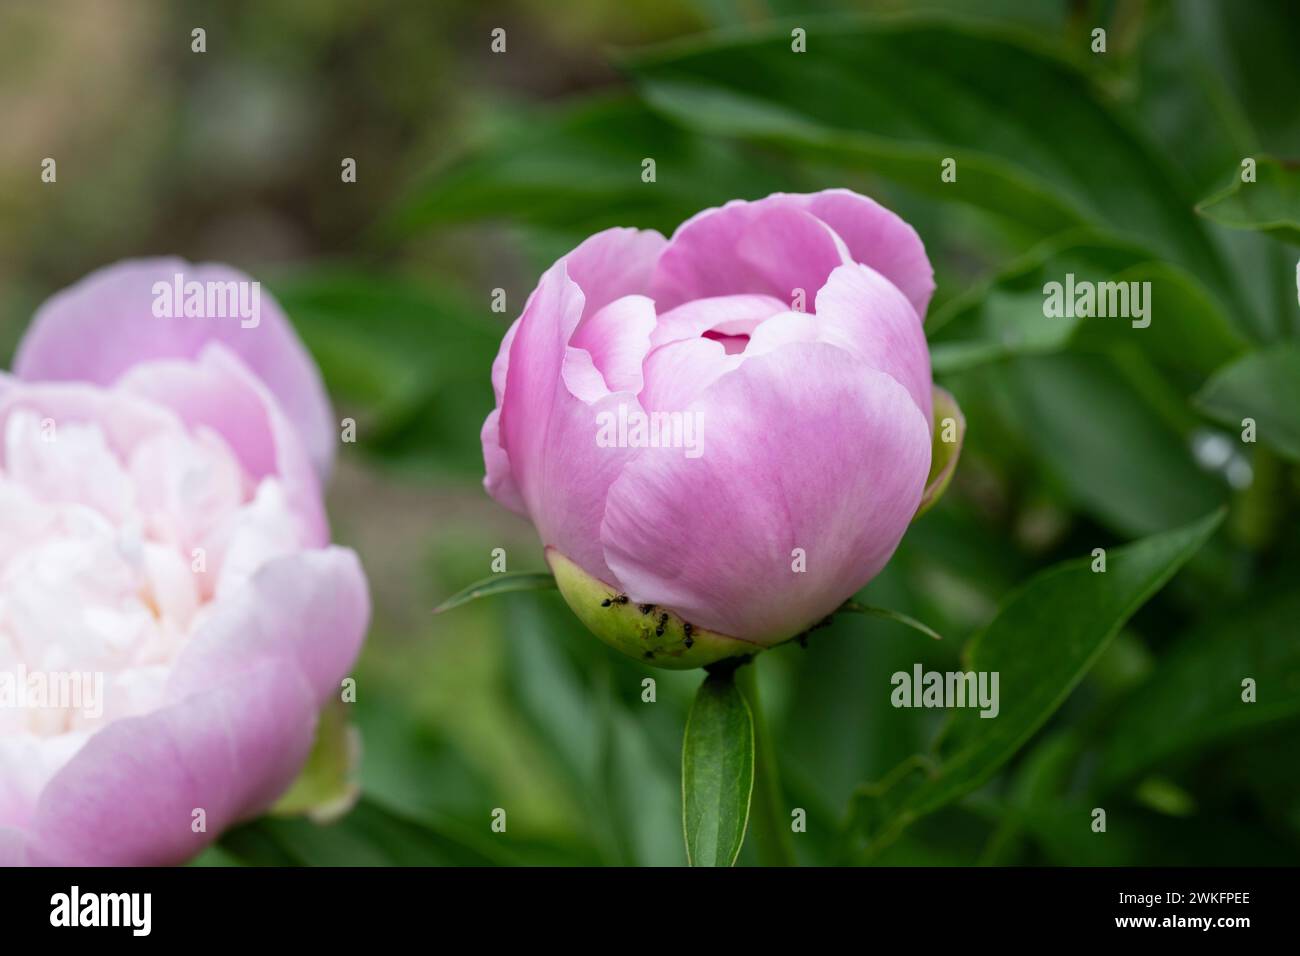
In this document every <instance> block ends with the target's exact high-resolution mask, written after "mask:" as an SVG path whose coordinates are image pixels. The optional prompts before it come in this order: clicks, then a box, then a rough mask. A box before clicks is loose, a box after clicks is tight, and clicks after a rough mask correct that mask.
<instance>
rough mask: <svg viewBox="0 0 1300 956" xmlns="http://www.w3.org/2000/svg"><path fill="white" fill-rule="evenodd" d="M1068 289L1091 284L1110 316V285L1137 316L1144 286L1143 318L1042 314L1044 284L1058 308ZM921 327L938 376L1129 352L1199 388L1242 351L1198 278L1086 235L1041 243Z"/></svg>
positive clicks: (1114, 241)
mask: <svg viewBox="0 0 1300 956" xmlns="http://www.w3.org/2000/svg"><path fill="white" fill-rule="evenodd" d="M1071 276H1072V277H1073V278H1072V279H1068V277H1071ZM1067 282H1071V283H1073V287H1074V288H1076V289H1079V288H1082V287H1083V283H1092V284H1093V288H1095V289H1099V290H1103V291H1105V292H1106V293H1107V294H1106V301H1107V303H1108V308H1109V304H1110V301H1111V297H1110V294H1109V293H1110V291H1112V287H1110V286H1106V285H1103V283H1115V284H1116V286H1115V287H1113V291H1114V293H1115V304H1116V305H1121V306H1122V305H1123V303H1124V301H1125V300H1128V302H1129V309H1128V311H1129V312H1130V313H1135V311H1136V310H1135V309H1134V308H1133V306H1134V305H1135V301H1134V300H1132V299H1131V298H1130V295H1129V293H1130V292H1131V291H1132V290H1133V289H1134V288H1135V287H1134V286H1131V285H1127V284H1128V283H1149V286H1141V285H1139V286H1137V287H1136V288H1137V289H1139V290H1141V293H1142V300H1141V301H1142V302H1143V310H1144V312H1145V315H1144V316H1142V317H1139V316H1137V315H1136V314H1130V315H1129V317H1124V316H1122V315H1121V316H1110V315H1107V316H1100V315H1098V316H1092V317H1078V316H1077V315H1073V314H1066V315H1059V316H1058V315H1048V314H1046V313H1045V305H1046V302H1047V292H1046V291H1045V290H1046V289H1047V288H1048V285H1049V283H1058V284H1059V285H1060V286H1061V289H1060V290H1059V291H1060V293H1061V297H1062V300H1064V298H1065V292H1066V288H1067ZM1119 283H1124V284H1126V285H1125V286H1119V285H1118V284H1119ZM1073 311H1074V310H1073V309H1069V310H1067V312H1073ZM1135 322H1136V323H1137V325H1134V323H1135ZM927 327H928V329H929V333H930V336H931V337H932V338H933V339H934V340H935V342H934V344H933V345H932V347H931V358H932V361H933V366H934V370H935V372H936V374H951V373H955V372H959V371H964V370H966V369H968V368H971V367H974V366H977V365H980V364H983V363H985V362H991V361H1002V360H1005V359H1007V358H1010V357H1012V356H1016V355H1039V354H1050V353H1053V352H1059V351H1062V350H1064V349H1068V348H1086V349H1100V348H1108V347H1112V346H1131V347H1132V348H1135V349H1138V350H1140V351H1142V352H1143V353H1144V354H1146V355H1147V356H1149V357H1150V358H1152V360H1154V361H1156V362H1157V363H1159V364H1160V365H1161V366H1163V367H1167V368H1170V369H1173V370H1176V371H1186V372H1189V373H1191V374H1193V375H1195V376H1197V377H1198V381H1199V379H1200V378H1203V377H1204V376H1205V375H1208V374H1209V373H1210V372H1212V371H1213V370H1214V369H1216V368H1218V367H1219V366H1220V365H1222V364H1223V362H1224V360H1225V359H1227V358H1231V357H1232V356H1234V355H1238V354H1241V353H1242V352H1244V351H1245V349H1246V348H1247V343H1246V340H1245V339H1244V338H1243V337H1242V335H1241V334H1240V333H1239V332H1238V331H1237V330H1236V329H1235V328H1233V326H1232V324H1231V323H1230V322H1229V320H1228V318H1227V314H1226V313H1225V311H1224V310H1223V308H1222V307H1221V306H1220V304H1219V303H1218V301H1217V300H1216V299H1215V298H1214V297H1213V296H1212V295H1211V294H1210V293H1209V292H1208V291H1207V290H1206V289H1205V287H1204V286H1202V285H1201V283H1200V282H1199V281H1198V280H1197V279H1196V278H1195V277H1194V276H1192V275H1190V274H1189V273H1187V272H1186V271H1184V270H1182V269H1179V268H1177V267H1176V266H1172V265H1170V264H1168V263H1163V262H1156V261H1153V260H1152V259H1151V255H1150V252H1149V250H1147V249H1145V248H1143V247H1141V246H1136V245H1134V244H1133V243H1132V242H1128V241H1126V240H1121V239H1118V238H1116V237H1113V236H1109V235H1106V234H1104V233H1100V232H1097V231H1096V230H1091V229H1088V230H1075V231H1072V232H1070V233H1066V234H1065V235H1062V236H1058V237H1055V238H1053V239H1049V240H1047V241H1046V242H1043V243H1041V244H1039V245H1038V246H1037V247H1036V248H1034V249H1032V250H1030V251H1029V252H1028V253H1026V254H1025V255H1024V256H1023V257H1021V258H1020V259H1018V260H1017V261H1015V262H1013V263H1011V264H1010V265H1008V266H1007V267H1006V268H1005V269H1003V270H1002V271H1001V272H999V273H998V274H997V275H996V276H994V277H993V278H992V279H989V280H988V281H986V282H983V283H981V284H980V285H978V286H976V287H975V288H973V289H971V290H969V291H968V292H966V293H964V294H963V295H961V296H958V297H957V298H955V299H952V300H950V301H949V302H948V303H946V304H945V305H944V306H943V308H941V309H939V310H937V311H936V312H935V313H934V314H933V315H932V316H931V317H930V320H929V322H928V323H927Z"/></svg>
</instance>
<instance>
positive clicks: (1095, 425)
mask: <svg viewBox="0 0 1300 956" xmlns="http://www.w3.org/2000/svg"><path fill="white" fill-rule="evenodd" d="M1003 371H1004V372H1005V375H1004V377H1003V379H1001V381H1002V382H1003V385H1002V387H1003V388H1005V389H1006V390H1007V394H1008V396H1009V398H1010V400H1011V403H1012V407H1013V410H1014V413H1015V415H1016V417H1017V418H1018V419H1019V420H1020V422H1021V428H1022V430H1023V433H1024V434H1025V435H1026V436H1027V437H1028V439H1029V440H1028V446H1029V449H1030V451H1031V452H1032V453H1033V454H1034V455H1035V456H1037V457H1038V458H1039V459H1040V460H1041V461H1042V463H1043V464H1044V465H1045V466H1046V469H1047V471H1048V473H1049V474H1050V475H1051V476H1052V477H1053V478H1054V479H1055V480H1056V482H1057V483H1058V484H1059V485H1060V487H1061V488H1062V489H1064V491H1065V492H1066V493H1067V494H1068V497H1069V499H1070V501H1072V502H1074V503H1077V504H1078V505H1080V506H1082V507H1083V508H1084V509H1085V510H1087V511H1089V512H1090V513H1092V514H1094V515H1095V516H1096V517H1097V518H1099V519H1100V520H1102V521H1103V522H1105V523H1106V524H1107V525H1108V526H1110V527H1112V528H1114V529H1115V530H1116V531H1119V532H1120V533H1122V534H1126V535H1133V534H1138V535H1140V534H1150V533H1153V532H1156V531H1164V530H1167V529H1169V528H1174V527H1178V526H1179V525H1182V524H1185V523H1187V522H1188V521H1191V520H1192V519H1193V518H1195V517H1196V516H1197V515H1203V514H1205V513H1206V512H1208V511H1212V510H1214V509H1215V508H1217V507H1218V506H1219V505H1221V504H1222V503H1223V501H1224V500H1225V498H1226V497H1227V489H1226V487H1225V486H1224V485H1223V483H1222V482H1220V481H1219V480H1218V479H1216V478H1215V477H1214V476H1212V475H1211V474H1209V473H1208V472H1206V471H1203V470H1202V469H1201V468H1200V466H1198V465H1197V464H1196V462H1195V460H1194V459H1193V457H1192V454H1191V450H1190V444H1189V441H1188V439H1187V437H1186V435H1185V434H1184V432H1183V431H1182V430H1180V428H1178V427H1176V426H1175V425H1174V424H1173V423H1171V422H1170V421H1168V420H1167V419H1166V418H1165V417H1164V416H1163V414H1162V412H1161V409H1160V408H1158V407H1157V406H1156V405H1155V404H1154V403H1153V402H1152V401H1149V400H1148V396H1147V395H1145V394H1144V393H1143V392H1142V391H1141V390H1140V388H1139V385H1142V386H1143V387H1147V388H1150V387H1152V386H1153V385H1154V384H1155V382H1154V378H1153V377H1152V376H1151V375H1149V374H1145V375H1143V374H1138V375H1137V376H1135V377H1126V376H1125V375H1124V374H1123V369H1122V368H1121V367H1120V366H1118V365H1116V364H1115V363H1113V362H1111V361H1107V360H1106V359H1105V357H1103V356H1095V355H1085V354H1073V353H1065V354H1060V355H1045V356H1039V357H1035V358H1021V359H1017V360H1015V361H1014V362H1012V363H1010V364H1008V365H1007V366H1006V368H1005V370H1003ZM1134 379H1136V381H1135V380H1134ZM1179 409H1180V410H1183V409H1182V406H1179ZM1189 417H1191V418H1192V420H1193V421H1194V420H1195V416H1190V414H1189ZM1135 449H1140V450H1141V452H1140V453H1137V452H1135Z"/></svg>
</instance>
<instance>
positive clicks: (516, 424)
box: [482, 190, 959, 667]
mask: <svg viewBox="0 0 1300 956" xmlns="http://www.w3.org/2000/svg"><path fill="white" fill-rule="evenodd" d="M933 291H934V280H933V271H932V269H931V267H930V262H929V259H928V258H927V257H926V254H925V248H924V247H923V245H922V244H921V240H920V238H919V237H918V236H917V234H916V231H915V230H914V229H912V227H911V226H909V225H908V224H907V223H905V222H904V221H903V220H902V219H900V218H899V217H898V216H896V215H895V214H894V213H892V212H890V211H889V210H887V209H885V208H883V207H882V206H880V205H879V204H877V203H875V202H873V201H872V200H870V199H868V198H866V197H864V196H860V195H857V194H855V193H852V192H849V191H846V190H831V191H827V192H822V193H816V194H813V195H785V194H777V195H773V196H769V197H768V198H766V199H763V200H760V201H758V202H740V201H736V202H731V203H728V204H727V205H726V206H724V207H722V208H721V209H710V210H706V211H705V212H702V213H700V214H699V215H697V216H695V217H694V218H692V219H690V220H689V221H688V222H686V223H684V224H683V225H682V226H681V227H680V228H679V229H678V230H677V232H676V233H675V234H674V235H673V237H672V238H671V239H669V240H665V239H664V238H663V236H661V235H659V234H658V233H657V232H653V231H648V232H642V231H637V230H634V229H610V230H607V231H605V232H601V233H598V234H597V235H594V236H592V237H591V238H590V239H588V240H586V241H585V242H583V243H582V244H581V245H580V246H578V248H576V249H575V250H573V251H572V252H571V253H569V254H568V255H566V256H565V257H563V258H562V259H561V260H560V261H559V262H557V263H556V264H555V265H554V266H552V267H551V268H550V269H549V270H548V271H547V272H546V274H545V275H543V276H542V279H541V282H540V284H539V285H538V287H537V289H536V290H535V291H534V292H533V293H532V295H531V296H530V298H529V300H528V302H527V304H526V305H525V307H524V310H523V314H522V315H521V316H520V317H519V318H518V319H517V320H516V321H515V323H514V325H513V326H511V328H510V330H509V331H508V332H507V333H506V335H505V339H504V340H503V342H502V344H501V351H500V354H499V355H498V356H497V359H496V362H495V364H494V365H493V368H492V383H493V387H494V389H495V392H496V406H497V407H496V409H495V410H494V411H493V412H492V413H491V414H490V415H489V416H488V418H487V421H486V422H485V423H484V426H483V434H482V438H483V454H484V458H485V460H486V465H487V477H486V480H485V485H486V487H487V489H488V491H489V492H490V493H491V494H492V495H493V497H495V498H496V500H497V501H499V502H501V503H502V504H504V505H506V506H507V507H510V508H512V509H513V510H515V511H517V512H519V513H520V514H523V515H525V516H527V517H528V518H530V519H531V520H532V522H533V524H534V525H535V526H536V528H537V530H538V532H539V533H540V535H541V538H542V542H543V544H544V545H545V547H546V554H547V558H548V561H549V563H550V565H551V568H552V570H553V571H554V572H555V574H556V579H557V583H558V584H559V586H560V590H561V592H562V593H563V594H564V596H565V598H566V599H567V600H568V602H569V604H570V605H571V606H572V607H573V609H574V610H575V612H576V613H577V614H578V616H579V617H580V618H581V619H582V620H583V621H584V622H585V623H587V624H588V626H590V627H591V629H592V630H593V631H595V632H596V633H597V634H598V635H599V636H601V637H603V638H604V639H606V640H607V641H609V642H610V643H611V644H613V645H614V646H616V647H619V648H620V649H622V650H624V651H626V652H628V653H630V654H634V655H635V656H637V657H640V658H644V659H647V660H650V661H652V662H653V663H657V664H661V665H663V666H668V667H693V666H698V665H700V664H705V663H709V662H710V661H712V660H716V659H718V658H721V657H725V656H729V655H738V654H743V653H749V652H753V651H755V650H759V649H761V648H763V647H768V646H771V645H772V644H774V643H778V642H780V641H783V640H787V639H789V638H790V637H792V636H794V635H796V634H798V633H799V632H801V631H803V630H805V629H807V628H808V627H810V626H812V625H814V624H816V623H817V622H818V621H820V620H821V619H822V618H824V617H825V616H826V615H827V614H829V613H830V612H832V611H834V610H835V609H836V608H837V607H838V606H839V605H840V604H841V603H843V602H844V601H845V600H846V599H847V598H849V597H850V596H851V595H852V594H853V593H854V592H855V591H857V590H858V589H859V588H861V587H862V586H863V585H864V584H866V583H867V581H869V580H870V579H871V578H872V577H873V576H875V575H876V574H877V573H878V572H879V571H880V570H881V568H883V567H884V565H885V563H886V562H887V561H888V560H889V558H890V556H891V555H892V554H893V552H894V549H895V548H896V547H897V546H898V543H899V540H900V539H901V538H902V536H903V533H904V532H905V531H906V529H907V527H908V524H909V523H910V522H911V521H912V519H913V517H914V516H915V515H916V514H917V511H918V508H919V507H920V506H921V505H922V498H923V495H924V496H926V500H927V502H928V501H929V500H931V498H932V497H933V496H934V495H935V494H937V493H938V491H939V490H941V486H942V484H943V483H944V482H945V481H946V478H947V476H948V475H949V474H950V473H951V465H952V461H948V462H946V464H945V467H944V468H943V469H942V471H943V473H942V474H941V475H936V476H934V480H933V481H931V482H930V483H929V485H928V484H927V478H928V476H929V472H930V465H931V440H932V424H931V416H932V413H933V410H934V404H935V397H934V395H932V388H933V385H932V382H931V376H930V358H929V352H928V349H927V346H926V340H925V334H924V332H923V330H922V317H923V316H924V315H925V310H926V307H927V305H928V304H929V301H930V296H931V294H932V293H933ZM942 398H943V401H944V407H945V408H949V407H951V408H952V409H953V412H954V413H955V414H958V415H959V413H956V411H955V406H950V405H949V402H950V399H948V398H947V396H946V395H945V396H942Z"/></svg>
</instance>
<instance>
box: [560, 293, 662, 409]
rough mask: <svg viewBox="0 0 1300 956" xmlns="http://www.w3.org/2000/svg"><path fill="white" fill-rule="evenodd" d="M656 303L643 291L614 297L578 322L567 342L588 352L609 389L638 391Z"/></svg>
mask: <svg viewBox="0 0 1300 956" xmlns="http://www.w3.org/2000/svg"><path fill="white" fill-rule="evenodd" d="M655 321H656V317H655V304H654V303H653V302H652V301H651V300H649V299H647V298H646V297H645V296H643V295H625V296H623V297H622V298H620V299H615V300H614V301H613V302H611V303H609V304H608V305H607V306H605V307H604V308H603V309H601V310H600V311H598V312H596V313H595V314H594V315H591V316H589V317H588V318H586V319H585V320H583V322H582V323H581V324H580V325H579V326H578V331H577V332H576V333H575V334H574V336H573V341H572V342H570V344H571V345H573V346H574V347H576V348H580V349H583V350H584V351H586V352H588V353H589V354H590V355H591V358H592V361H593V362H594V364H595V366H596V368H597V369H599V370H600V372H601V374H602V375H603V376H604V382H605V385H606V387H607V389H608V390H609V391H611V392H631V393H632V394H634V395H635V394H636V393H637V392H639V391H641V385H642V379H641V363H642V362H644V361H645V357H646V353H647V352H649V351H650V333H651V332H653V331H654V328H655Z"/></svg>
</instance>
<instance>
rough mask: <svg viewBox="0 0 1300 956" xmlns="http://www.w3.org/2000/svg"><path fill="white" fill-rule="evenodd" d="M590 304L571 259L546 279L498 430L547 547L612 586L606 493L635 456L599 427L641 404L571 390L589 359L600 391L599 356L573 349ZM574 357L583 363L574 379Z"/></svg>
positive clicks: (509, 379) (522, 339)
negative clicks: (603, 533)
mask: <svg viewBox="0 0 1300 956" xmlns="http://www.w3.org/2000/svg"><path fill="white" fill-rule="evenodd" d="M583 304H584V297H583V294H582V291H581V290H580V289H579V288H578V286H577V284H576V283H574V282H573V281H571V280H570V279H569V277H568V274H567V270H566V263H565V260H563V259H561V260H560V261H559V262H557V263H556V264H555V265H554V266H552V267H551V268H550V269H549V270H548V271H547V272H546V274H545V275H543V276H542V281H541V283H540V284H539V285H538V287H537V290H536V291H535V292H534V293H533V295H532V297H531V298H530V299H529V301H528V305H527V307H526V308H525V309H524V314H523V316H522V317H521V319H520V322H519V327H518V329H517V331H516V333H515V338H514V341H513V343H512V344H511V349H510V359H509V365H508V369H507V373H506V387H505V398H504V401H503V404H502V407H501V413H500V417H499V419H498V422H497V428H498V435H499V439H500V444H501V447H502V448H503V449H504V450H505V452H506V454H507V456H508V457H509V461H510V473H511V475H512V476H513V478H514V483H515V487H516V488H517V489H518V491H519V495H520V497H521V499H522V500H523V502H524V504H525V506H526V507H527V510H528V514H529V516H530V517H531V518H532V521H533V524H534V526H535V527H536V528H537V530H538V533H539V534H540V535H541V538H542V543H543V544H545V545H549V546H552V547H555V548H557V549H558V550H559V551H561V552H562V553H563V554H565V555H567V556H568V557H569V558H570V559H571V560H573V561H575V562H577V563H578V564H580V565H581V566H582V567H584V568H585V569H586V570H587V571H589V572H590V573H592V574H594V575H596V576H597V577H600V578H602V579H603V580H611V577H612V576H611V575H610V574H609V569H608V568H607V567H606V566H605V562H604V556H603V554H602V551H601V547H600V534H599V532H600V519H601V514H602V511H603V506H604V500H605V492H606V489H608V487H609V484H610V482H612V481H613V480H614V478H615V477H616V476H617V475H618V473H619V471H620V470H621V468H622V465H623V462H624V461H625V460H626V459H627V458H628V456H629V454H630V450H629V449H625V448H601V447H599V446H598V445H597V443H596V438H597V434H598V431H599V425H598V422H599V415H600V414H601V413H602V412H608V413H611V414H617V408H618V405H619V404H620V403H629V404H630V405H631V406H635V404H636V398H635V396H633V395H631V394H629V393H626V392H614V393H609V394H607V395H605V396H604V397H602V398H599V399H594V396H592V395H588V396H587V397H588V398H593V399H594V400H593V401H591V402H590V403H588V401H584V400H583V398H580V397H579V396H578V395H575V394H574V392H573V391H571V390H570V385H569V384H566V378H569V379H571V380H572V381H573V382H574V384H575V387H577V385H578V382H577V379H578V377H579V376H578V372H579V371H580V370H581V368H582V365H581V359H582V357H583V356H587V362H588V373H587V375H586V376H585V377H584V378H583V382H585V383H586V384H587V385H590V386H591V387H592V388H593V389H594V388H597V387H598V385H597V383H595V382H594V381H592V374H593V370H592V368H591V366H590V357H589V356H588V355H587V353H585V352H582V351H581V350H579V349H573V348H571V347H570V346H569V345H568V342H569V340H570V338H571V337H572V336H573V333H574V330H575V329H576V328H577V324H578V319H579V317H580V316H581V315H582V312H583ZM570 356H572V358H571V359H570ZM566 359H570V362H571V364H572V366H573V367H572V368H571V369H570V371H569V374H568V375H567V376H566V372H565V366H566ZM579 391H583V388H579ZM584 394H585V392H584Z"/></svg>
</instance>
